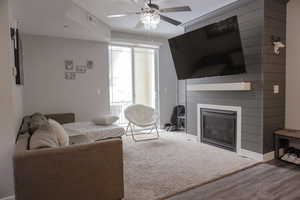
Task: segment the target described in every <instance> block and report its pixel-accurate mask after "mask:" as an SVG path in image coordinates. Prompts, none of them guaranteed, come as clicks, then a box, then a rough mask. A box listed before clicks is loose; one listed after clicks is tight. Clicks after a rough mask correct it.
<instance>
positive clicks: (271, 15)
mask: <svg viewBox="0 0 300 200" xmlns="http://www.w3.org/2000/svg"><path fill="white" fill-rule="evenodd" d="M286 2H287V1H284V0H265V5H264V7H265V8H264V10H265V11H264V13H265V14H264V43H263V60H262V66H263V82H264V86H263V134H264V138H263V152H264V153H268V152H271V151H273V143H274V142H273V132H274V130H276V129H278V128H284V120H285V75H286V51H285V49H281V54H280V55H275V54H274V49H273V45H272V39H271V38H272V36H275V37H280V38H281V41H282V42H283V43H284V44H286V16H287V4H286ZM274 85H279V90H280V92H279V94H274V93H273V86H274Z"/></svg>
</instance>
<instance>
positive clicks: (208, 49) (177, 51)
mask: <svg viewBox="0 0 300 200" xmlns="http://www.w3.org/2000/svg"><path fill="white" fill-rule="evenodd" d="M169 45H170V49H171V53H172V57H173V60H174V64H175V68H176V73H177V77H178V79H180V80H184V79H193V78H203V77H211V76H226V75H232V74H240V73H246V66H245V59H244V54H243V48H242V42H241V37H240V31H239V25H238V18H237V16H234V17H231V18H228V19H226V20H223V21H220V22H218V23H215V24H211V25H208V26H205V27H203V28H200V29H198V30H195V31H191V32H188V33H185V34H183V35H180V36H177V37H175V38H171V39H169Z"/></svg>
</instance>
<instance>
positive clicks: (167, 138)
mask: <svg viewBox="0 0 300 200" xmlns="http://www.w3.org/2000/svg"><path fill="white" fill-rule="evenodd" d="M123 143H124V145H123V148H124V181H125V199H126V200H154V199H161V198H164V197H167V196H169V195H172V194H174V193H177V192H180V191H183V190H185V189H187V188H191V187H193V186H196V185H200V184H201V183H204V182H207V181H209V180H212V179H215V178H218V177H221V176H224V175H226V174H229V173H232V172H235V171H238V170H241V169H243V168H246V167H249V166H251V165H253V164H255V163H256V161H254V160H252V159H248V158H244V157H240V156H238V155H237V154H236V153H233V152H230V151H226V150H223V149H220V148H216V147H213V146H210V145H206V144H201V143H199V142H197V141H196V140H195V138H194V137H191V136H190V137H189V136H186V135H185V134H183V133H166V132H163V133H161V138H160V139H159V140H153V141H146V142H138V143H135V142H133V140H132V139H131V137H126V136H124V138H123Z"/></svg>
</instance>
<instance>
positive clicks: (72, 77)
mask: <svg viewBox="0 0 300 200" xmlns="http://www.w3.org/2000/svg"><path fill="white" fill-rule="evenodd" d="M65 79H66V80H75V79H76V73H75V72H65Z"/></svg>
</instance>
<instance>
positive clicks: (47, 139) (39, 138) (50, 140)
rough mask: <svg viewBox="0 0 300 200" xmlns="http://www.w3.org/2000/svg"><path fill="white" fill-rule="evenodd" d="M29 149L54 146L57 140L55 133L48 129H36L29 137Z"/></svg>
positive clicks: (57, 145) (57, 144)
mask: <svg viewBox="0 0 300 200" xmlns="http://www.w3.org/2000/svg"><path fill="white" fill-rule="evenodd" d="M29 147H30V149H42V148H56V147H59V142H58V139H57V136H56V134H55V133H54V132H53V131H51V130H50V129H38V130H36V131H35V132H34V134H33V135H32V136H31V138H30V144H29Z"/></svg>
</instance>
